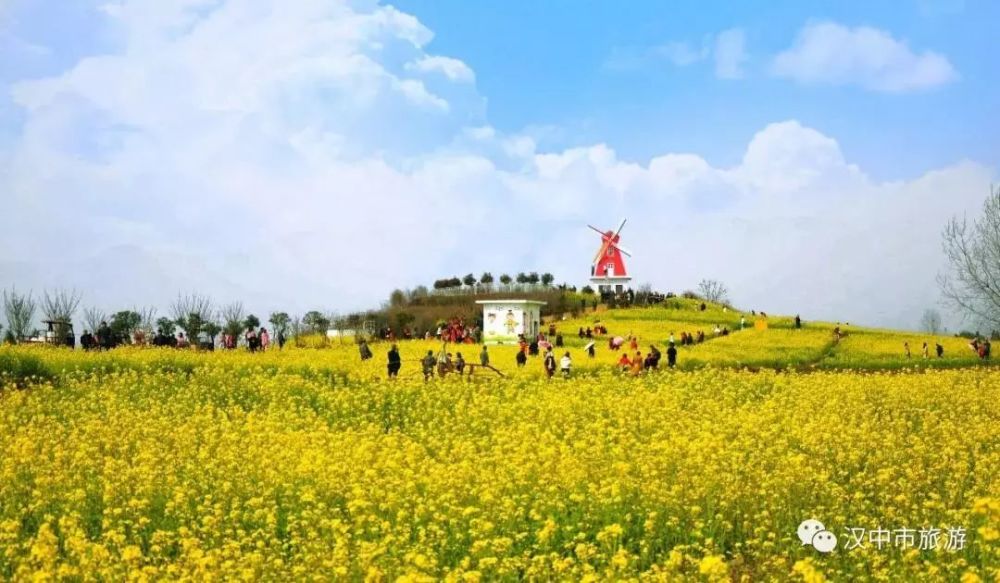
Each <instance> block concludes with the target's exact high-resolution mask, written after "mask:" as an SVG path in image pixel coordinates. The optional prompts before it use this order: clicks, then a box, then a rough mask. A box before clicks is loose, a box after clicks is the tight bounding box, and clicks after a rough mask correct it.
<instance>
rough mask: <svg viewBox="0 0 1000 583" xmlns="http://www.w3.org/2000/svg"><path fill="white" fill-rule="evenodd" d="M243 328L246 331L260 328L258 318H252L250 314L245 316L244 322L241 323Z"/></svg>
mask: <svg viewBox="0 0 1000 583" xmlns="http://www.w3.org/2000/svg"><path fill="white" fill-rule="evenodd" d="M243 328H244V329H246V330H249V329H251V328H253V329H254V330H256V329H257V328H260V318H258V317H257V316H254V315H253V314H250V315H249V316H247V318H246V320H244V321H243Z"/></svg>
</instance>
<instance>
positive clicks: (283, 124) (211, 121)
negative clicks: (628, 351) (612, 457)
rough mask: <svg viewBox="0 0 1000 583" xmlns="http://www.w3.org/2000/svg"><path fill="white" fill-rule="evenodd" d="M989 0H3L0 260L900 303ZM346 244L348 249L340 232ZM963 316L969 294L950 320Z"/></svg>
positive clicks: (799, 304)
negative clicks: (627, 257)
mask: <svg viewBox="0 0 1000 583" xmlns="http://www.w3.org/2000/svg"><path fill="white" fill-rule="evenodd" d="M998 16H1000V5H997V4H996V3H988V2H973V1H966V2H963V1H961V0H914V1H912V2H893V3H887V2H886V3H861V2H842V3H819V2H769V3H763V2H761V3H733V4H732V5H730V4H724V3H707V2H698V3H695V2H686V3H680V2H671V3H663V2H628V3H611V2H602V3H597V2H591V3H586V4H580V3H577V2H568V1H553V2H497V1H489V2H486V1H483V2H459V1H457V0H456V1H453V0H443V1H442V0H439V1H433V2H432V1H425V0H405V1H403V2H399V3H394V4H385V3H378V2H374V1H367V0H366V1H360V0H359V1H355V2H349V1H346V0H299V1H297V2H294V3H288V2H281V1H279V0H93V1H90V0H78V1H75V2H71V3H55V2H46V1H29V0H0V198H3V201H4V202H5V203H6V204H5V210H6V211H7V212H6V213H5V214H6V215H7V216H12V217H15V219H16V220H14V221H12V222H10V224H9V225H8V226H7V227H6V228H5V229H3V230H0V287H8V286H10V285H15V284H16V285H17V286H18V287H19V288H23V289H34V290H36V291H40V290H41V289H45V288H52V287H76V288H77V289H78V290H80V291H81V292H82V293H83V294H84V303H85V304H87V305H95V306H99V307H102V308H104V309H107V310H111V309H120V308H121V307H122V306H131V305H146V304H149V305H154V306H160V307H161V308H162V307H165V306H166V305H167V304H169V302H170V301H171V299H172V298H173V297H175V296H176V294H177V293H179V292H187V291H192V290H197V291H200V292H202V293H207V294H209V295H211V296H212V297H213V298H214V299H215V300H216V301H217V302H219V303H224V302H227V301H232V300H234V299H240V300H243V301H245V302H246V303H247V305H248V306H249V307H250V308H251V309H252V310H255V311H258V312H267V311H269V310H272V309H279V308H280V309H285V310H288V311H293V312H295V311H300V312H301V311H305V310H308V309H314V308H319V309H325V310H331V311H345V310H350V309H357V308H364V307H370V306H373V305H377V304H378V303H379V302H380V301H381V299H382V298H384V297H387V295H388V293H389V292H390V291H391V290H392V289H393V288H396V287H413V286H415V285H418V284H426V283H428V282H431V281H433V280H434V279H437V278H439V277H443V276H451V275H462V274H464V273H466V272H469V271H473V272H476V273H480V272H482V271H485V270H489V271H492V272H494V273H499V272H504V271H509V272H517V271H531V270H536V271H550V272H553V273H554V274H555V275H556V277H557V279H559V280H562V281H568V282H570V283H574V284H577V285H582V284H583V283H585V282H586V277H587V275H588V274H589V267H590V266H589V259H590V258H591V257H592V255H593V252H594V247H595V245H596V244H597V243H599V241H598V242H596V243H595V241H594V240H593V237H592V236H591V235H592V233H591V232H590V231H589V230H588V229H586V227H585V225H586V224H587V223H600V224H612V223H617V222H618V220H619V219H620V218H621V217H625V216H627V217H629V224H628V227H627V228H626V232H625V233H624V234H623V236H624V242H625V245H626V246H627V247H629V248H630V249H632V250H633V251H634V252H635V257H634V258H633V259H632V260H631V261H630V268H631V269H632V271H633V275H634V276H635V278H636V283H650V284H652V285H653V286H654V287H656V288H659V289H662V290H672V291H678V292H679V291H682V290H684V289H688V288H694V287H695V286H696V284H697V282H698V281H699V280H700V279H701V278H717V279H721V280H723V281H725V282H726V283H727V284H729V287H730V288H731V290H732V296H733V300H734V301H735V302H736V303H737V304H739V305H742V306H745V307H747V308H758V309H764V310H766V311H769V312H777V313H780V312H784V313H796V312H799V313H802V314H803V315H804V316H805V317H806V318H826V319H831V320H848V321H860V322H867V323H871V324H879V325H887V326H898V327H913V326H915V325H916V324H917V322H918V321H919V318H920V315H921V313H922V312H923V310H924V309H926V308H928V307H935V306H937V302H938V299H939V294H938V292H937V287H936V284H935V278H936V276H937V274H938V273H939V272H941V270H942V269H944V267H945V266H944V262H943V257H942V254H941V250H940V232H941V228H942V227H943V225H944V221H945V220H947V218H948V217H950V216H953V215H956V214H961V213H974V212H976V210H977V209H978V208H979V207H980V205H981V203H982V201H983V199H984V198H985V197H986V196H987V194H988V192H989V188H990V183H991V182H996V181H997V180H998V165H1000V159H998V158H1000V154H998V152H1000V131H998V130H1000V122H998V119H1000V116H998V113H1000V111H998V107H997V103H998V98H996V97H995V95H997V93H998V91H997V90H998V80H997V72H998V71H997V64H996V63H997V61H996V58H995V56H996V43H995V40H994V39H993V37H994V36H995V30H992V27H993V26H994V23H996V22H998ZM348 249H349V250H348ZM949 323H950V325H952V326H956V325H957V320H955V319H954V318H952V319H950V320H949Z"/></svg>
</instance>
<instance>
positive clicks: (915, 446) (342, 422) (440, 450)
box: [0, 312, 1000, 581]
mask: <svg viewBox="0 0 1000 583" xmlns="http://www.w3.org/2000/svg"><path fill="white" fill-rule="evenodd" d="M598 315H599V316H601V317H602V318H604V319H605V320H606V321H608V326H609V329H610V331H611V333H612V334H618V333H625V332H624V331H623V330H622V328H623V327H624V326H626V323H625V322H626V320H627V319H628V318H625V317H619V315H618V314H615V313H604V314H598ZM631 315H632V316H634V315H635V314H634V313H633V314H631ZM657 315H659V316H662V317H661V318H659V319H656V318H654V317H653V316H657ZM581 321H584V320H581ZM709 321H710V319H709V318H706V319H705V320H704V322H700V323H707V322H709ZM737 321H738V316H737ZM673 323H679V324H681V325H684V324H688V325H691V326H694V325H695V324H698V323H699V322H698V321H686V320H684V318H683V316H681V315H678V314H677V313H663V314H656V313H654V312H650V313H649V314H645V315H643V317H640V318H632V319H631V322H630V324H631V326H632V327H633V330H634V333H636V334H637V335H639V336H640V339H641V346H642V349H643V350H644V351H645V350H646V349H647V348H648V343H656V344H658V345H659V346H660V347H661V349H662V347H663V344H662V343H663V338H664V337H665V335H666V334H669V330H664V327H665V326H672V325H673ZM714 323H715V322H714V321H712V322H711V324H708V325H707V326H706V329H707V328H708V327H710V326H714ZM560 328H562V329H566V330H574V331H575V329H576V322H575V321H566V322H562V323H560ZM679 331H680V330H679V329H678V330H677V332H678V333H679ZM829 331H830V327H829V326H827V325H811V324H810V325H808V326H806V327H805V328H803V329H802V330H793V329H790V328H789V327H784V326H782V325H778V326H774V327H773V328H771V329H769V330H765V331H758V330H744V331H742V332H735V333H733V334H731V335H730V336H727V337H722V338H715V339H711V340H707V341H706V342H705V343H703V344H701V345H696V346H693V347H684V348H683V350H681V355H680V357H679V358H680V359H681V364H682V365H685V364H686V368H687V370H674V371H669V370H660V371H651V372H649V373H646V374H643V375H640V376H637V377H633V376H628V375H622V374H620V373H619V372H617V371H616V370H615V368H614V367H613V366H612V364H613V362H614V360H615V356H616V354H615V353H613V352H611V351H609V350H607V349H606V347H602V346H601V344H600V342H599V343H598V346H599V347H601V350H599V351H598V354H597V357H596V358H594V359H588V358H587V357H586V356H585V355H584V354H583V352H582V350H581V348H580V347H581V346H582V343H581V341H580V339H578V338H577V337H576V335H575V334H568V333H567V337H566V342H567V350H570V351H571V352H572V353H573V356H574V360H575V362H576V364H575V365H574V373H573V376H572V378H570V379H568V380H567V379H562V378H555V379H552V380H547V379H545V378H544V375H543V374H542V367H541V363H540V361H539V360H540V359H538V358H533V359H529V364H528V366H526V367H524V368H522V369H518V368H517V367H515V366H514V358H513V354H514V349H513V348H512V347H490V349H489V350H490V354H491V361H492V362H493V363H494V364H495V365H496V366H497V368H499V369H500V370H501V371H502V372H503V373H504V375H505V376H504V377H503V378H501V377H499V376H498V375H480V374H478V373H477V374H476V375H474V376H473V377H472V378H471V379H470V378H459V377H456V376H449V377H445V378H435V379H433V380H432V381H430V382H426V383H425V382H424V381H423V378H422V375H420V373H419V366H418V364H417V363H416V362H415V360H416V359H418V358H419V357H420V356H421V355H423V354H425V353H426V351H427V350H436V349H438V348H439V347H440V345H438V344H435V343H433V342H425V341H412V342H404V343H401V344H400V348H401V351H402V353H403V359H404V367H403V373H402V375H401V378H399V379H398V380H396V381H388V380H386V379H385V369H384V364H385V359H384V350H385V349H387V346H386V345H385V344H378V345H375V346H374V348H375V353H376V358H374V359H372V360H369V361H366V362H361V361H360V360H359V358H358V353H357V349H356V347H354V346H351V345H350V344H344V345H341V344H339V343H336V342H335V343H334V344H333V345H332V346H330V347H328V348H325V349H321V350H313V349H301V348H299V349H296V348H293V347H288V348H286V350H284V351H280V352H279V351H269V352H267V353H264V354H249V353H246V352H243V351H234V352H215V353H197V352H189V351H177V350H169V349H137V348H123V349H116V350H114V351H110V352H106V353H83V352H80V351H76V352H71V351H67V350H58V349H51V350H46V349H40V348H30V347H28V348H23V347H3V348H0V370H3V371H6V372H5V373H4V375H5V376H2V377H0V378H3V379H4V380H3V381H0V383H2V384H3V389H2V390H0V451H2V452H3V455H2V456H0V580H7V579H13V580H28V579H38V580H47V579H49V580H98V579H100V580H126V579H131V580H160V579H188V580H199V581H200V580H207V579H243V580H282V581H284V580H300V579H313V580H331V579H333V580H372V581H383V580H385V581H395V580H427V581H431V580H440V579H445V580H454V581H476V580H515V579H530V580H578V579H591V580H598V579H599V580H611V579H615V580H617V579H640V578H642V579H654V580H678V579H681V580H696V581H697V580H701V581H729V580H735V581H742V580H746V581H751V580H752V581H758V580H787V579H792V580H808V581H820V580H824V579H828V580H857V579H878V580H884V581H902V580H906V581H938V580H962V581H976V580H979V579H982V580H1000V545H998V543H1000V436H998V435H997V431H996V428H997V427H998V426H1000V423H998V422H1000V370H997V369H993V368H991V367H989V366H964V367H962V368H954V369H952V368H946V369H934V368H930V367H928V368H926V369H922V370H916V369H915V368H913V367H909V368H906V367H905V366H903V365H901V366H900V367H896V368H898V369H899V370H894V371H883V372H870V371H855V370H847V369H844V370H825V369H824V367H825V366H826V365H828V364H830V363H831V362H833V361H836V360H837V359H841V360H842V361H844V362H841V363H840V364H839V365H840V366H843V367H847V366H848V365H849V364H850V362H856V363H863V364H864V365H865V366H862V367H860V368H865V369H867V368H869V365H871V363H880V362H881V363H890V364H891V363H893V362H896V359H899V358H901V357H900V356H899V355H898V354H895V353H896V352H899V350H898V349H895V348H894V346H896V345H898V346H901V342H898V340H899V338H898V337H897V336H895V335H893V334H892V333H890V332H884V331H868V332H866V333H862V331H855V330H851V331H850V333H849V334H848V336H846V337H845V338H844V339H843V340H842V341H841V342H840V343H838V344H832V343H831V335H830V332H829ZM914 336H916V335H914ZM900 337H902V336H900ZM917 337H918V336H917ZM918 338H919V337H918ZM949 342H950V341H949ZM959 342H960V341H958V340H955V341H954V343H955V346H952V343H949V345H948V346H947V347H946V355H949V354H950V353H951V352H955V353H956V355H955V357H956V358H962V357H959V356H958V353H960V348H961V347H960V346H958V345H957V343H959ZM910 345H911V349H912V350H913V351H914V358H913V361H915V362H916V361H921V360H922V359H920V357H919V343H918V344H916V345H914V341H910ZM479 348H480V347H478V346H475V345H470V346H460V347H451V348H450V350H461V351H463V352H465V357H466V359H467V360H468V361H469V362H478V351H479ZM966 350H968V349H967V348H966ZM466 351H467V352H466ZM964 356H965V355H963V357H964ZM816 363H820V364H822V366H819V367H814V368H812V369H810V370H811V372H805V371H799V370H798V366H795V365H809V364H816ZM955 364H956V365H957V364H959V363H955ZM961 364H965V365H972V364H977V363H975V362H974V361H962V363H961ZM772 365H773V366H775V367H776V368H783V369H786V370H785V371H784V372H777V371H775V370H771V368H769V367H771V366H772ZM742 366H753V367H754V370H753V371H750V370H743V369H741V368H740V367H742ZM662 368H665V367H664V366H663V363H661V369H662ZM886 368H893V367H891V366H887V367H886ZM806 518H816V519H818V520H821V521H823V523H824V524H825V525H826V527H827V528H828V529H829V530H830V531H831V532H833V533H834V534H836V535H837V537H839V539H840V546H839V547H838V548H837V549H836V550H834V551H833V552H831V553H829V554H823V553H820V552H818V551H816V550H815V549H814V548H812V547H811V546H803V545H802V543H801V542H800V541H799V538H798V537H797V535H796V529H797V527H798V525H799V523H800V522H801V521H802V520H804V519H806ZM855 527H861V528H866V529H869V530H875V529H887V530H889V531H894V530H895V529H906V528H909V529H915V530H919V529H923V528H931V527H934V528H939V529H941V530H942V532H943V533H944V534H942V535H941V539H940V541H938V544H937V545H935V546H934V547H933V548H924V549H921V548H918V545H917V543H918V542H919V541H918V540H914V541H911V544H909V545H907V544H905V542H906V541H905V539H904V544H902V545H897V544H892V545H876V544H875V543H869V544H866V545H863V546H861V547H858V548H848V544H847V543H848V540H849V537H848V533H849V529H851V528H855ZM958 527H960V528H962V529H963V531H962V532H963V533H964V540H963V541H962V544H961V546H960V548H953V549H948V548H947V547H948V544H949V540H950V539H949V537H948V536H946V535H947V533H948V532H949V529H954V528H958ZM917 538H918V539H919V537H917ZM951 542H952V543H953V542H954V541H951ZM879 546H881V547H882V548H878V547H879Z"/></svg>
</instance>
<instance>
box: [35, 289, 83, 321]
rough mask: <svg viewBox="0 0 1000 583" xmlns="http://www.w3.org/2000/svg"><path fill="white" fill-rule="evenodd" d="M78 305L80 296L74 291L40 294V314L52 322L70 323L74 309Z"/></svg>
mask: <svg viewBox="0 0 1000 583" xmlns="http://www.w3.org/2000/svg"><path fill="white" fill-rule="evenodd" d="M79 305H80V294H78V293H76V290H73V291H66V290H57V291H54V292H52V293H51V294H50V293H49V292H48V291H46V292H44V293H43V294H42V313H44V314H45V317H46V318H48V319H49V320H52V321H54V322H71V321H72V320H73V314H75V313H76V308H77V307H78V306H79Z"/></svg>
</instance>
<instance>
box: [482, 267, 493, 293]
mask: <svg viewBox="0 0 1000 583" xmlns="http://www.w3.org/2000/svg"><path fill="white" fill-rule="evenodd" d="M479 283H481V284H483V287H485V288H486V289H489V288H490V286H491V285H493V274H492V273H490V272H489V271H487V272H485V273H483V274H482V275H480V276H479Z"/></svg>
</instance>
